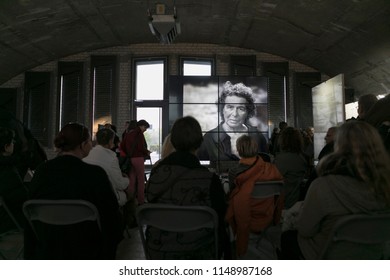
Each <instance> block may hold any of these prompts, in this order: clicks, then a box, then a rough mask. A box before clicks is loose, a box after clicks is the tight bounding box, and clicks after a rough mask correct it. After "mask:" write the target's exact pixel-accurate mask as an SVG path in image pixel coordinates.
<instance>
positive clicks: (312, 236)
mask: <svg viewBox="0 0 390 280" xmlns="http://www.w3.org/2000/svg"><path fill="white" fill-rule="evenodd" d="M334 149H335V150H334V153H332V154H330V155H328V156H326V157H324V158H323V159H322V160H321V161H320V163H319V164H318V167H317V172H318V176H319V177H318V178H317V179H316V180H314V181H313V183H312V184H311V186H310V188H309V191H308V193H307V195H306V198H305V200H304V203H303V206H302V209H301V210H300V215H299V216H298V220H297V229H298V243H299V249H300V251H301V253H302V254H303V257H304V258H306V259H317V258H318V256H319V254H320V253H321V251H322V250H323V247H324V245H325V243H326V241H327V240H328V238H329V237H330V236H329V235H330V232H331V230H332V228H333V226H334V225H335V223H336V222H337V221H338V218H340V217H342V216H347V215H351V214H360V213H374V212H382V211H389V210H390V158H389V155H388V154H387V153H386V150H385V147H384V145H383V143H382V140H381V138H380V136H379V134H378V132H377V131H376V130H375V128H373V127H372V126H371V125H369V124H367V123H365V122H362V121H353V120H352V121H348V122H346V123H344V124H343V125H342V126H341V127H340V128H339V129H338V131H337V135H336V140H335V148H334ZM291 246H293V245H291ZM345 253H346V254H348V252H345ZM340 257H342V256H340Z"/></svg>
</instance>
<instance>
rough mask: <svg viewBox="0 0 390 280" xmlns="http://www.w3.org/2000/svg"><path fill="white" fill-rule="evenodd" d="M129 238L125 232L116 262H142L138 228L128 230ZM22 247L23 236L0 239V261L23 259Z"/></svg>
mask: <svg viewBox="0 0 390 280" xmlns="http://www.w3.org/2000/svg"><path fill="white" fill-rule="evenodd" d="M129 233H130V237H129V236H128V234H127V233H126V232H125V234H124V239H123V240H122V241H121V243H120V244H119V246H118V250H117V257H116V259H117V260H144V259H145V255H144V251H143V248H142V242H141V239H140V236H139V233H138V228H133V229H129ZM22 245H23V235H22V234H21V233H12V234H9V235H6V236H3V237H1V238H0V251H1V253H2V255H1V254H0V260H3V259H4V258H5V259H8V260H16V259H23V254H19V252H20V249H21V248H22Z"/></svg>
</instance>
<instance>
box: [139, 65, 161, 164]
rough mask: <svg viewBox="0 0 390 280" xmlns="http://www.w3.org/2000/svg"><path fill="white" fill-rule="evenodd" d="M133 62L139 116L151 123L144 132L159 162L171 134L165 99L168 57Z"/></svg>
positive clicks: (153, 157)
mask: <svg viewBox="0 0 390 280" xmlns="http://www.w3.org/2000/svg"><path fill="white" fill-rule="evenodd" d="M133 65H134V71H133V73H134V80H135V85H134V92H135V94H134V96H135V100H134V112H135V117H136V119H137V120H140V119H144V120H146V121H147V122H148V123H149V124H150V128H149V129H148V130H147V131H146V132H145V134H144V135H145V139H146V142H147V144H148V149H149V150H150V151H152V154H151V161H152V163H155V162H156V161H157V160H159V159H160V154H161V145H162V142H163V140H164V137H165V135H167V134H168V109H167V108H168V107H167V104H166V103H167V102H166V101H164V96H165V88H166V75H167V74H166V72H167V69H166V68H167V66H166V65H167V62H166V58H155V59H147V60H145V59H135V60H134V62H133ZM145 163H146V164H149V163H150V161H149V160H147V161H146V162H145Z"/></svg>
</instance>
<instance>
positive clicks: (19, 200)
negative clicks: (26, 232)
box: [0, 127, 28, 233]
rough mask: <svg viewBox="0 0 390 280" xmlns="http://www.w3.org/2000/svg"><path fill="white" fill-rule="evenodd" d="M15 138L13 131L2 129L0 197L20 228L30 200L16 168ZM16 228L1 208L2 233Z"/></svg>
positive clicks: (0, 132)
mask: <svg viewBox="0 0 390 280" xmlns="http://www.w3.org/2000/svg"><path fill="white" fill-rule="evenodd" d="M14 137H15V133H14V131H13V130H11V129H8V128H5V127H0V196H1V197H2V198H3V200H4V203H5V204H6V205H7V207H8V209H9V211H10V212H11V214H12V215H13V216H14V217H15V219H16V221H17V222H18V224H19V226H21V227H23V226H24V224H25V218H24V215H23V211H22V206H23V203H24V202H25V201H26V200H27V198H28V193H27V189H26V188H25V186H24V184H23V180H22V178H21V177H20V175H19V171H18V169H17V167H16V164H17V162H18V161H17V160H16V159H15V157H14V156H12V154H13V152H14V141H15V140H14ZM16 228H17V226H16V225H15V224H14V222H13V221H12V220H11V218H10V217H9V215H8V214H7V213H6V211H5V209H4V208H3V207H0V233H3V232H6V231H8V230H11V229H16Z"/></svg>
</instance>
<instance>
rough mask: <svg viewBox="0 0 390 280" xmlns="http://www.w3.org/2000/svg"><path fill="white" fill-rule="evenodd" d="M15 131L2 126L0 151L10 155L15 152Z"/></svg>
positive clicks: (0, 129)
mask: <svg viewBox="0 0 390 280" xmlns="http://www.w3.org/2000/svg"><path fill="white" fill-rule="evenodd" d="M14 137H15V132H14V131H13V130H11V129H9V128H6V127H0V153H1V154H2V155H3V156H10V155H12V154H13V152H14V143H15V138H14Z"/></svg>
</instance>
